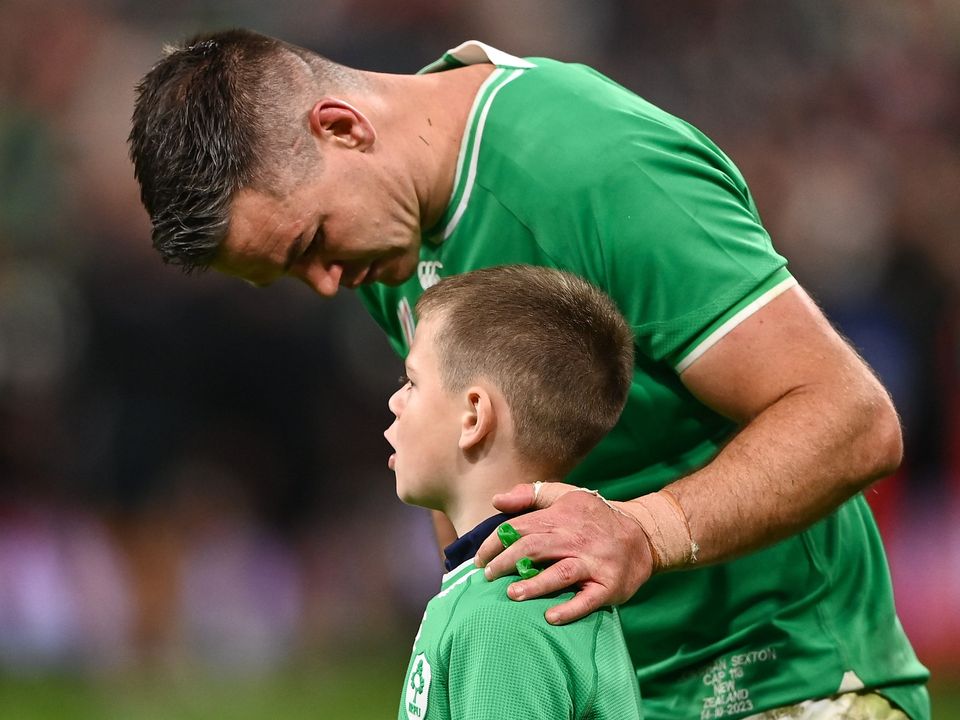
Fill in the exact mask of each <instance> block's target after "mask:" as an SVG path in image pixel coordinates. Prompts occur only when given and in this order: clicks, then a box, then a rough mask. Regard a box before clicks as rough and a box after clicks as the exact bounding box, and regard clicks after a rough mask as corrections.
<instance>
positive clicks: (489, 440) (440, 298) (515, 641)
mask: <svg viewBox="0 0 960 720" xmlns="http://www.w3.org/2000/svg"><path fill="white" fill-rule="evenodd" d="M416 310H417V315H418V317H419V318H420V322H419V324H418V326H417V331H416V335H415V337H414V341H413V344H412V346H411V348H410V353H409V354H408V355H407V358H406V363H405V366H406V378H405V382H404V384H403V386H402V387H401V388H400V389H399V390H397V392H396V393H394V395H393V397H391V398H390V410H391V411H392V412H393V413H394V415H395V416H396V419H395V420H394V422H393V424H392V425H391V426H390V427H389V428H388V429H387V431H386V433H384V434H385V436H386V438H387V440H388V441H389V442H390V444H391V445H392V446H393V447H394V449H395V450H396V452H395V453H394V454H393V455H391V457H390V460H389V465H390V468H391V469H393V470H394V472H395V473H396V480H397V494H398V495H399V496H400V499H401V500H403V501H404V502H407V503H411V504H414V505H420V506H423V507H428V508H432V509H434V510H438V511H442V512H444V513H446V515H447V516H448V517H449V518H450V520H451V522H452V523H453V526H454V528H455V529H456V533H457V535H458V539H457V540H456V541H455V542H453V543H452V544H450V545H449V546H447V548H446V549H445V551H444V553H445V555H446V569H447V574H446V575H444V577H443V580H442V583H441V589H440V592H439V594H437V596H436V597H434V598H433V600H431V601H430V603H429V604H428V605H427V609H426V612H425V613H424V616H423V622H422V623H421V626H420V630H419V632H418V633H417V638H416V640H415V641H414V647H413V652H412V654H411V660H410V664H409V667H408V669H407V674H406V676H405V683H404V691H403V694H402V695H401V702H400V712H399V718H400V720H420V719H424V720H431V719H432V720H444V719H446V720H452V719H453V718H464V719H465V720H475V719H476V720H480V719H482V718H490V719H491V720H500V718H524V720H533V719H534V718H543V720H556V718H584V719H587V718H590V719H593V720H603V719H607V720H627V719H629V718H634V719H639V718H641V717H642V713H641V711H640V691H639V689H638V687H637V680H636V677H635V675H634V672H633V664H632V663H631V661H630V655H629V653H628V652H627V646H626V644H625V643H624V640H623V634H622V632H621V629H620V623H619V620H618V619H617V612H616V610H614V609H612V608H603V609H600V610H596V611H594V612H593V613H591V614H589V615H587V616H586V617H585V618H582V619H580V620H577V621H575V622H572V623H570V624H568V625H550V624H548V623H546V622H544V621H543V613H544V611H545V610H546V609H547V608H549V607H551V606H552V605H556V604H557V603H558V602H561V601H562V600H564V599H567V598H569V597H572V593H564V594H561V595H559V596H557V597H551V598H539V599H536V600H533V601H531V602H529V603H516V602H513V601H512V600H510V599H509V598H508V597H507V594H506V587H507V585H508V584H509V582H510V578H509V577H502V578H499V579H497V580H493V581H492V582H488V581H487V580H486V579H485V578H484V576H483V573H482V572H481V571H480V568H478V567H476V565H474V562H473V559H474V556H475V555H476V552H477V548H478V547H479V546H480V543H481V542H483V540H484V539H485V538H486V537H487V535H488V534H490V533H491V532H493V531H495V530H497V528H498V527H501V526H502V525H503V523H504V522H505V521H507V520H511V519H512V518H511V517H510V516H508V515H503V514H498V513H497V511H496V510H495V509H494V507H493V504H492V503H491V498H492V497H493V495H494V493H496V492H498V491H501V490H507V489H509V488H510V486H511V485H512V484H513V482H514V480H515V479H523V480H526V481H527V482H529V483H531V484H533V483H536V485H537V487H540V486H541V485H542V484H543V483H544V482H550V481H556V480H559V479H560V478H562V477H563V476H564V475H566V474H567V473H568V472H569V471H570V469H571V468H572V467H573V465H574V464H575V463H576V462H577V461H578V460H579V459H581V458H582V457H583V456H584V455H585V454H586V453H587V451H589V450H590V448H592V447H593V446H594V445H596V443H597V441H598V440H600V438H601V437H602V436H603V435H604V434H605V433H606V432H607V431H609V430H610V428H612V427H613V425H614V423H616V421H617V418H618V417H619V415H620V411H621V410H622V409H623V405H624V403H625V402H626V399H627V392H628V390H629V388H630V379H631V375H632V368H633V352H632V336H631V332H630V328H629V327H628V326H627V324H626V321H625V320H624V319H623V317H622V316H621V315H620V313H619V312H618V311H617V308H616V306H615V305H614V304H613V303H612V302H611V301H610V299H609V298H608V297H606V296H605V295H604V294H603V293H602V292H600V291H599V290H597V289H596V288H594V287H592V286H591V285H589V284H588V283H586V282H584V281H583V280H581V279H580V278H578V277H576V276H574V275H570V274H568V273H563V272H560V271H558V270H552V269H548V268H542V267H534V266H530V265H513V266H502V267H494V268H487V269H484V270H477V271H474V272H470V273H466V274H462V275H457V276H455V277H451V278H446V279H445V280H443V281H441V282H440V283H439V284H438V285H435V286H433V287H431V288H430V289H429V290H427V291H426V292H425V293H424V294H423V296H422V297H421V298H420V300H419V302H418V303H417V307H416ZM504 530H509V525H507V526H506V527H505V528H504ZM504 542H508V540H505V541H504ZM518 569H522V570H523V571H524V574H527V573H528V572H530V571H531V570H530V569H529V568H526V567H525V566H523V565H521V566H519V568H518Z"/></svg>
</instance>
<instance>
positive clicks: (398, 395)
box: [387, 388, 403, 417]
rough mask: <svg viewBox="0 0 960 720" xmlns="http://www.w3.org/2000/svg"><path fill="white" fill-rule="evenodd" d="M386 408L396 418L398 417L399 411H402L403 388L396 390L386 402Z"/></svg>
mask: <svg viewBox="0 0 960 720" xmlns="http://www.w3.org/2000/svg"><path fill="white" fill-rule="evenodd" d="M387 407H388V408H390V412H392V413H393V414H394V415H396V416H397V417H400V411H401V410H402V409H403V388H400V389H399V390H397V391H396V392H395V393H394V394H393V395H391V396H390V399H389V400H388V401H387Z"/></svg>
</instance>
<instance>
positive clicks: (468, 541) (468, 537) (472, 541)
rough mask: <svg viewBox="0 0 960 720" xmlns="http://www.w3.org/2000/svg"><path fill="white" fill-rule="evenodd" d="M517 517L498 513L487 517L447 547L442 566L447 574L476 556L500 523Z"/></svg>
mask: <svg viewBox="0 0 960 720" xmlns="http://www.w3.org/2000/svg"><path fill="white" fill-rule="evenodd" d="M517 515H518V513H513V514H507V513H499V514H497V515H494V516H493V517H488V518H487V519H486V520H484V521H483V522H482V523H480V524H479V525H477V526H476V527H475V528H474V529H473V530H470V531H469V532H465V533H464V534H463V535H461V536H460V537H458V538H457V539H456V540H454V541H453V542H452V543H450V544H449V545H447V546H446V547H445V548H444V549H443V554H444V555H446V557H447V559H446V560H445V561H444V563H443V565H444V567H445V568H446V570H447V572H450V571H451V570H453V569H454V568H456V567H459V566H460V565H462V564H463V563H465V562H466V561H467V560H470V559H471V558H473V557H474V556H475V555H476V554H477V550H479V549H480V546H481V545H483V541H484V540H486V539H487V538H488V537H489V536H490V533H492V532H493V531H494V530H496V529H497V528H498V527H499V526H500V525H501V523H504V522H506V521H507V520H511V519H513V518H515V517H517Z"/></svg>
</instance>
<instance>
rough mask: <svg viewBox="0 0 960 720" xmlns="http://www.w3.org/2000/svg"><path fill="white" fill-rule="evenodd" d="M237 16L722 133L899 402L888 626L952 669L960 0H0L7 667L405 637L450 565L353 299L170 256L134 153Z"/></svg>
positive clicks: (959, 437) (956, 661)
mask: <svg viewBox="0 0 960 720" xmlns="http://www.w3.org/2000/svg"><path fill="white" fill-rule="evenodd" d="M230 26H246V27H251V28H253V29H256V30H259V31H261V32H265V33H268V34H273V35H276V36H278V37H282V38H284V39H286V40H289V41H292V42H295V43H298V44H301V45H304V46H307V47H310V48H312V49H314V50H316V51H318V52H321V53H322V54H325V55H328V56H330V57H331V58H333V59H335V60H338V61H341V62H345V63H347V64H351V65H355V66H358V67H362V68H365V69H373V70H380V71H385V72H413V71H415V70H416V69H418V68H419V67H421V66H423V65H425V64H427V63H428V62H430V61H432V60H434V59H436V58H437V57H439V55H440V54H442V52H443V51H444V50H446V49H447V48H449V47H453V46H454V45H457V44H459V43H460V42H461V41H463V40H466V39H470V38H476V39H480V40H483V41H485V42H487V43H489V44H492V45H494V46H497V47H500V48H502V49H504V50H506V51H508V52H511V53H513V54H518V55H545V56H551V57H556V58H559V59H563V60H569V61H573V62H583V63H586V64H589V65H592V66H594V67H596V68H598V69H599V70H601V71H602V72H604V73H606V74H607V75H609V76H610V77H612V78H614V79H615V80H617V81H619V82H620V83H622V84H623V85H625V86H627V87H629V88H631V89H633V90H635V91H636V92H638V93H639V94H640V95H642V96H644V97H646V98H648V99H650V100H651V101H653V102H654V103H656V104H658V105H660V106H662V107H664V108H665V109H667V110H669V111H671V112H673V113H674V114H677V115H679V116H681V117H683V118H685V119H686V120H688V121H690V122H692V123H693V124H694V125H696V126H698V127H699V128H700V129H702V130H703V131H705V132H706V133H707V134H708V135H709V136H711V137H712V138H713V139H714V140H715V141H716V142H717V143H718V144H719V145H720V146H721V147H723V148H724V149H725V150H726V151H727V152H728V154H729V155H731V157H733V158H734V160H735V161H736V162H737V164H738V165H739V166H740V168H741V170H742V171H743V173H744V175H745V177H746V178H747V181H748V182H749V184H750V186H751V189H752V191H753V193H754V195H755V197H756V200H757V203H758V205H759V208H760V211H761V214H762V216H763V217H764V221H765V223H766V225H767V227H768V229H769V230H770V232H771V235H772V236H773V238H774V242H775V244H776V246H777V247H778V249H779V250H780V251H781V252H782V253H783V254H784V255H786V256H787V257H788V259H789V260H790V267H791V269H792V270H793V272H794V274H795V275H796V276H797V277H798V278H799V280H800V281H801V283H802V284H803V285H805V286H806V287H807V288H808V289H809V290H810V291H811V292H812V293H813V294H814V296H815V297H816V298H817V300H818V301H819V302H820V303H821V304H822V306H823V307H824V309H825V311H826V312H827V314H828V315H829V316H830V317H831V319H832V320H833V321H834V322H835V323H836V324H837V325H838V326H839V327H840V328H841V330H842V331H843V332H844V334H845V335H846V336H847V337H848V338H850V339H851V341H852V342H853V343H854V344H855V345H856V346H857V347H858V349H859V350H860V352H861V353H862V354H863V355H864V356H865V357H866V358H867V360H868V361H869V362H870V363H871V364H872V366H873V367H874V368H875V369H876V370H877V372H878V374H879V375H880V376H881V377H882V379H883V381H884V382H885V384H886V385H887V387H888V388H889V389H890V390H891V392H892V393H893V395H894V398H895V401H896V403H897V406H898V408H899V410H900V412H901V414H902V418H903V424H904V430H905V436H906V448H907V454H906V460H905V463H904V466H903V468H902V469H901V471H900V472H899V473H898V474H897V476H896V477H894V478H891V479H888V480H885V481H882V482H881V483H879V484H878V485H877V486H876V487H875V488H874V489H871V490H870V491H868V497H869V499H870V500H871V502H872V504H873V505H874V508H875V510H876V512H877V515H878V519H879V521H880V523H881V528H882V531H883V533H884V537H885V540H886V542H887V547H888V551H889V554H890V559H891V567H892V572H893V576H894V585H895V589H896V592H897V601H898V604H899V607H900V610H901V617H902V619H903V622H904V625H905V626H906V629H907V631H908V634H910V635H911V637H912V639H913V640H914V642H915V644H916V646H917V649H918V652H919V654H920V656H921V658H922V659H923V660H925V661H926V662H928V663H929V664H931V665H932V666H933V667H934V668H935V669H937V670H939V671H941V672H946V673H952V674H953V675H954V676H960V658H958V657H957V656H956V654H955V653H953V652H952V648H953V647H955V646H956V644H957V642H958V641H960V612H957V609H958V608H960V522H958V520H960V237H958V228H960V90H958V88H960V3H958V2H956V1H955V0H923V1H920V0H896V1H894V0H887V1H885V2H876V1H874V0H823V1H821V2H816V3H811V2H807V0H779V1H778V2H775V3H772V2H764V0H717V2H711V3H705V2H700V1H698V0H675V1H674V2H671V3H655V2H641V1H640V0H635V1H633V2H630V1H629V0H594V2H590V3H584V2H577V1H576V0H525V1H524V2H509V1H508V0H478V1H477V2H472V3H460V2H454V0H408V1H407V2H405V3H402V4H400V5H398V4H397V3H395V2H392V1H389V0H330V1H329V2H324V1H319V2H318V1H316V0H310V1H309V2H308V1H307V0H291V1H290V2H283V3H274V4H269V3H255V2H250V1H247V0H245V1H242V2H226V1H225V0H190V1H189V2H187V1H185V0H172V1H171V2H166V3H154V2H146V1H145V0H113V1H110V0H100V1H97V0H87V1H86V2H80V1H79V0H59V1H55V0H4V2H2V3H0V673H12V674H25V673H26V674H35V673H43V672H49V671H51V670H57V671H61V670H73V671H78V672H112V671H117V670H122V669H125V668H129V667H142V666H145V665H147V666H153V665H156V664H161V665H163V664H170V663H173V664H175V663H178V662H198V663H203V664H205V665H208V666H210V667H211V668H214V669H216V670H217V671H223V672H237V673H255V672H263V671H266V670H270V669H272V668H274V667H277V666H278V665H281V664H283V663H285V662H288V661H289V660H290V659H291V658H296V657H298V656H300V655H301V654H303V653H308V654H309V653H313V652H318V651H319V652H322V651H323V649H324V648H328V647H337V646H338V644H341V645H342V644H343V643H345V642H348V638H356V637H357V636H361V635H364V634H367V635H370V636H379V637H392V636H394V635H396V636H397V637H400V638H403V640H402V642H404V643H406V642H408V641H409V640H408V639H409V637H412V632H413V629H414V628H415V626H416V622H417V621H418V619H419V613H420V610H421V608H422V605H423V602H424V601H425V599H426V598H428V597H429V596H430V595H432V593H433V591H434V590H435V588H436V584H437V581H438V578H439V574H440V568H439V563H438V558H437V550H436V548H435V547H434V546H433V543H432V537H431V530H430V526H429V520H428V518H427V517H426V516H425V514H424V513H423V512H421V511H419V510H414V509H411V508H407V507H405V506H403V505H401V503H400V502H399V501H398V500H397V499H396V497H395V495H394V489H393V480H392V476H391V474H390V473H389V471H388V470H387V468H386V458H387V455H388V449H387V445H386V443H385V441H384V440H383V438H382V431H383V429H384V428H385V427H386V425H387V424H388V422H389V418H390V415H389V413H388V411H387V408H386V400H387V397H388V396H389V394H390V392H391V391H392V390H393V388H394V383H395V379H396V377H397V375H398V373H399V371H400V369H401V368H400V363H399V361H398V360H396V359H395V358H394V357H392V356H391V353H390V351H389V349H388V346H387V343H386V341H385V340H384V339H383V338H382V337H381V336H380V333H379V330H378V329H377V328H376V327H375V326H374V324H373V322H372V321H371V320H370V319H368V318H367V317H366V315H365V313H364V312H363V310H362V309H361V308H360V306H359V303H358V302H357V301H356V299H355V298H353V297H352V296H351V295H350V294H349V293H347V292H344V293H342V294H341V296H339V297H337V298H336V299H335V300H333V301H329V302H323V301H321V300H319V299H317V298H315V297H313V296H311V295H310V293H309V292H308V290H307V289H306V288H302V287H299V286H297V285H295V284H293V283H290V284H286V283H280V284H278V285H277V286H275V287H271V288H270V289H269V290H255V289H253V288H250V287H247V286H245V285H244V284H242V283H239V282H236V281H232V280H230V279H227V278H221V277H216V276H213V275H210V276H204V277H185V276H183V275H181V274H180V273H179V272H178V271H177V270H176V269H174V268H170V267H165V266H163V265H162V264H161V262H160V261H159V259H158V258H157V257H156V255H155V253H154V251H153V250H152V249H151V247H150V242H149V223H148V219H147V217H146V214H145V212H144V211H143V209H142V208H141V206H140V204H139V198H138V190H137V186H136V183H135V182H134V179H133V173H132V167H131V165H130V162H129V160H128V157H127V149H126V142H125V141H126V135H127V133H128V131H129V118H130V113H131V109H132V103H133V88H134V85H135V83H136V81H137V80H138V79H139V77H140V76H142V75H143V74H144V73H145V72H146V71H147V70H148V69H149V68H150V66H151V65H152V63H153V62H154V61H155V60H156V59H157V58H158V57H159V54H160V52H161V49H162V47H163V45H164V44H165V43H168V42H175V41H178V40H182V39H184V38H186V37H188V36H189V35H191V34H192V33H194V32H197V31H200V30H210V29H220V28H225V27H230Z"/></svg>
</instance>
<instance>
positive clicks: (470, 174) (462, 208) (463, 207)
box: [443, 69, 523, 240]
mask: <svg viewBox="0 0 960 720" xmlns="http://www.w3.org/2000/svg"><path fill="white" fill-rule="evenodd" d="M499 72H501V71H500V70H495V71H494V72H493V73H491V74H490V77H489V78H487V80H490V78H492V77H493V76H494V75H495V74H497V73H499ZM522 74H523V70H522V69H521V70H514V71H513V72H511V73H510V74H509V75H508V76H507V77H506V78H504V80H503V82H501V83H500V84H499V85H498V86H497V87H495V88H494V89H493V90H492V91H491V93H490V95H489V96H487V100H486V102H485V103H484V104H483V109H482V110H481V111H480V120H479V121H478V122H477V131H476V133H474V139H473V151H472V152H471V153H470V165H469V167H468V168H467V180H466V184H465V185H464V188H463V195H462V196H461V197H460V204H459V205H457V209H456V212H454V213H453V217H452V218H450V222H449V224H448V225H447V227H446V228H445V229H444V231H443V239H444V240H446V239H447V238H448V237H450V235H452V234H453V231H454V230H456V228H457V224H458V223H459V222H460V218H462V217H463V214H464V213H465V212H466V211H467V204H468V203H469V202H470V194H471V192H472V191H473V181H474V179H476V177H477V159H478V158H479V156H480V143H481V141H482V139H483V126H484V125H485V124H486V122H487V114H488V113H489V112H490V106H491V105H492V104H493V99H494V98H495V97H496V96H497V93H498V92H500V91H501V90H503V88H504V87H505V86H506V85H508V84H509V83H511V82H513V81H514V80H516V79H517V78H518V77H520V75H522ZM478 96H479V95H478ZM466 135H467V134H464V140H466ZM463 149H464V148H463V147H461V152H462V151H463ZM459 168H460V164H459V163H458V172H457V178H459V175H460V172H459ZM453 186H454V187H457V184H456V179H455V180H454V185H453Z"/></svg>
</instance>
